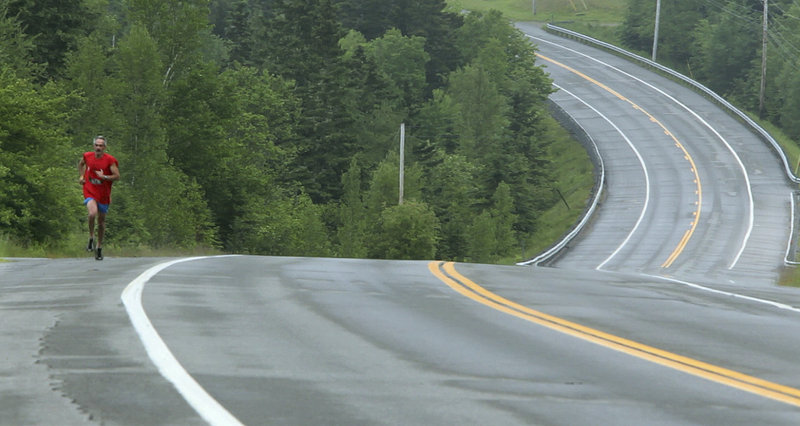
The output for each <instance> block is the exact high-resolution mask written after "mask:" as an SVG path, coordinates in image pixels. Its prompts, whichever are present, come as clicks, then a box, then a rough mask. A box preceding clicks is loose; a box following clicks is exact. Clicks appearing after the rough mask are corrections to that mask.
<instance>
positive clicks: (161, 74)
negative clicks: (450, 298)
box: [0, 0, 713, 262]
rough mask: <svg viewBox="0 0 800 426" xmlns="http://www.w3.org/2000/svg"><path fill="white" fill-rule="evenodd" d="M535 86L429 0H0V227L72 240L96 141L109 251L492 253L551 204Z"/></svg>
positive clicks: (508, 246) (483, 18) (531, 64)
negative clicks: (110, 183) (102, 145)
mask: <svg viewBox="0 0 800 426" xmlns="http://www.w3.org/2000/svg"><path fill="white" fill-rule="evenodd" d="M711 28H713V24H711V23H709V31H710V29H711ZM550 83H551V81H550V80H549V78H548V77H547V75H546V74H545V73H544V72H543V70H542V69H541V68H540V67H539V66H537V65H536V63H535V55H534V47H533V46H532V45H531V44H530V43H529V42H528V41H527V40H526V39H525V38H524V37H523V36H522V34H521V33H519V32H518V31H517V30H515V29H514V27H513V25H511V24H510V23H509V22H508V21H507V20H506V19H504V18H503V17H502V16H501V15H500V14H499V13H495V12H488V13H462V12H460V11H451V10H449V9H447V7H446V4H445V2H444V1H440V0H414V1H411V0H400V1H391V2H387V1H377V0H262V1H247V0H216V1H207V0H181V1H179V0H36V1H33V0H0V179H1V182H2V184H0V236H2V237H3V238H7V239H10V240H12V241H14V242H15V243H16V244H21V245H58V244H64V243H65V241H70V238H72V239H73V240H74V239H75V236H76V235H83V234H85V226H86V219H85V215H86V213H85V208H84V207H83V206H82V205H81V195H80V186H79V185H78V172H77V168H76V165H77V161H78V159H79V158H80V153H81V152H83V151H88V150H90V149H91V145H90V144H91V142H92V139H93V137H94V136H96V135H98V134H102V135H104V136H105V137H106V138H107V144H108V152H109V153H110V154H112V155H114V156H115V157H116V158H117V159H118V160H119V162H120V171H121V176H122V179H121V180H120V181H118V182H116V183H115V185H114V192H113V196H112V198H113V202H112V205H111V211H110V213H109V216H108V219H107V225H108V230H107V233H106V239H107V242H108V243H110V244H114V245H117V246H144V247H183V248H192V247H197V246H203V247H214V248H218V249H221V250H225V251H229V252H237V253H256V254H269V255H312V256H342V257H370V258H395V259H422V258H441V259H454V260H472V261H479V262H491V261H496V260H498V259H500V258H503V257H504V256H508V255H509V254H510V253H512V252H514V253H517V251H515V249H517V247H519V245H520V242H521V241H522V240H523V239H525V238H529V236H530V235H531V234H532V233H533V232H534V231H535V230H536V227H537V215H538V214H539V213H540V212H541V211H542V210H544V209H546V208H547V207H549V206H551V205H552V204H554V203H556V202H557V201H558V199H557V198H556V196H555V195H554V193H553V190H552V185H551V180H552V172H551V170H550V167H549V164H548V161H547V160H546V156H545V155H544V152H545V151H546V150H547V149H548V144H549V141H548V138H547V137H546V135H547V133H548V126H552V124H548V123H550V122H551V121H550V120H547V119H546V117H547V116H548V113H547V111H546V109H545V106H544V101H545V99H546V97H547V96H548V94H549V93H550V92H551V90H552V89H551V84H550ZM401 123H404V124H405V139H404V141H405V150H404V157H405V159H404V183H405V184H404V186H403V199H402V202H400V199H399V185H398V174H399V156H400V152H399V141H400V125H401ZM517 250H518V249H517Z"/></svg>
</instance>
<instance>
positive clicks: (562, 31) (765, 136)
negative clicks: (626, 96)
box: [545, 24, 800, 183]
mask: <svg viewBox="0 0 800 426" xmlns="http://www.w3.org/2000/svg"><path fill="white" fill-rule="evenodd" d="M545 29H546V30H547V31H548V32H550V33H553V34H556V35H560V36H562V37H567V38H571V39H574V40H578V41H580V42H582V43H586V44H590V45H594V46H596V47H600V48H603V49H606V50H609V51H611V52H613V53H616V54H618V55H622V56H624V57H627V58H630V59H632V60H634V61H636V62H639V63H641V64H643V65H646V66H648V67H650V68H653V69H655V70H657V71H659V72H661V73H664V74H666V75H668V76H669V77H671V78H673V79H676V80H678V81H679V82H681V83H684V84H686V85H688V86H690V87H691V88H693V89H695V90H697V91H698V92H700V93H701V94H703V95H705V96H706V97H708V98H710V99H711V100H713V101H714V102H716V103H717V104H719V105H721V106H722V107H723V108H724V109H726V110H727V111H728V112H729V113H730V114H731V115H733V116H734V117H736V118H738V119H740V120H741V121H743V122H744V123H745V124H747V125H748V127H749V128H750V130H751V131H753V133H755V134H756V135H757V136H759V137H760V138H761V139H762V140H763V141H764V142H765V143H767V144H768V145H769V146H770V147H771V148H772V149H773V151H774V152H775V154H776V155H778V157H779V159H780V160H781V161H782V162H783V166H784V169H785V171H786V176H787V177H788V178H789V180H791V181H792V182H794V183H800V178H798V177H797V176H795V174H794V172H792V168H791V166H790V164H789V159H788V157H787V156H786V153H785V152H784V151H783V148H781V146H780V144H778V142H777V141H776V140H775V139H774V138H773V137H772V136H771V135H770V134H769V133H767V131H766V130H764V129H763V128H762V127H761V126H759V125H758V123H756V122H755V121H753V119H751V118H750V117H749V116H747V114H745V113H743V112H742V111H741V110H739V109H738V108H736V107H735V106H733V105H731V103H730V102H728V101H726V100H725V99H724V98H723V97H721V96H720V95H718V94H716V93H715V92H714V91H712V90H711V89H709V88H707V87H706V86H704V85H702V84H700V83H698V82H697V81H695V80H692V79H691V78H689V77H686V76H685V75H683V74H681V73H679V72H676V71H674V70H672V69H670V68H667V67H665V66H663V65H661V64H659V63H657V62H653V61H651V60H650V59H647V58H644V57H642V56H639V55H637V54H635V53H632V52H629V51H627V50H625V49H621V48H619V47H617V46H614V45H613V44H610V43H606V42H604V41H600V40H597V39H594V38H592V37H589V36H586V35H584V34H581V33H578V32H575V31H572V30H568V29H566V28H562V27H559V26H556V25H553V24H547V26H546V27H545Z"/></svg>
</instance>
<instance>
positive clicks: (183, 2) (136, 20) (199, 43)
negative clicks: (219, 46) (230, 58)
mask: <svg viewBox="0 0 800 426" xmlns="http://www.w3.org/2000/svg"><path fill="white" fill-rule="evenodd" d="M128 4H129V10H128V13H129V14H130V18H129V19H130V21H131V23H132V24H135V25H142V26H143V27H144V28H146V29H147V33H148V34H149V36H150V37H151V38H152V39H153V40H154V41H155V44H156V46H157V51H158V54H159V58H160V67H159V72H160V74H161V82H162V84H163V85H164V86H165V87H167V86H169V84H170V83H171V82H172V81H173V79H175V78H176V76H180V75H181V74H182V73H184V72H188V71H189V69H190V66H191V65H193V64H194V63H196V62H197V61H198V58H199V57H201V55H200V54H201V52H203V49H202V48H203V47H204V45H205V44H209V43H213V40H212V37H211V27H210V24H209V22H208V15H209V7H208V0H188V1H187V0H128Z"/></svg>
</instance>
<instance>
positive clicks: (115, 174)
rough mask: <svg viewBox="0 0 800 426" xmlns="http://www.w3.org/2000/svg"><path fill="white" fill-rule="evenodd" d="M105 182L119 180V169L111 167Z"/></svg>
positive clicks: (114, 165) (113, 165)
mask: <svg viewBox="0 0 800 426" xmlns="http://www.w3.org/2000/svg"><path fill="white" fill-rule="evenodd" d="M106 180H119V167H117V165H116V164H112V165H111V174H110V175H106Z"/></svg>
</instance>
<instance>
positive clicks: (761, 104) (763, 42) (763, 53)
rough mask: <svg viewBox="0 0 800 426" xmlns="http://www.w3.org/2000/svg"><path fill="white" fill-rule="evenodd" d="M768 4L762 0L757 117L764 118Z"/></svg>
mask: <svg viewBox="0 0 800 426" xmlns="http://www.w3.org/2000/svg"><path fill="white" fill-rule="evenodd" d="M768 7H769V2H768V1H767V0H764V25H763V27H762V31H761V91H760V92H759V94H758V116H759V117H762V118H763V117H764V92H765V91H766V89H767V17H768V13H767V8H768Z"/></svg>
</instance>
